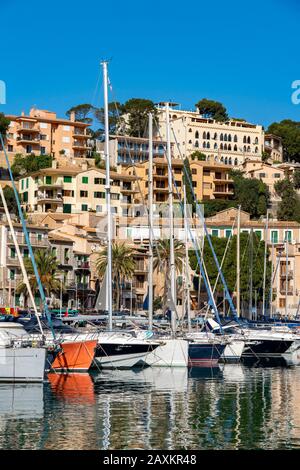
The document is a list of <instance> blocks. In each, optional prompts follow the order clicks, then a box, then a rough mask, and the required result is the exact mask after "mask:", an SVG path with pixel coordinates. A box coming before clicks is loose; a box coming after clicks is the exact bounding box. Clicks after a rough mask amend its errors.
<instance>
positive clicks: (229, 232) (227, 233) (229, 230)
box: [225, 228, 231, 238]
mask: <svg viewBox="0 0 300 470" xmlns="http://www.w3.org/2000/svg"><path fill="white" fill-rule="evenodd" d="M230 236H231V228H228V229H226V230H225V237H226V238H229V237H230Z"/></svg>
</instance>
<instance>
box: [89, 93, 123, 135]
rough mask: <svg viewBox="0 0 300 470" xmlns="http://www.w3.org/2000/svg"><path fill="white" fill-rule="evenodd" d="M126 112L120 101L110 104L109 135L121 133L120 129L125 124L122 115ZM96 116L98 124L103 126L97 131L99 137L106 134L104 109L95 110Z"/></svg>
mask: <svg viewBox="0 0 300 470" xmlns="http://www.w3.org/2000/svg"><path fill="white" fill-rule="evenodd" d="M123 112H124V105H122V104H121V103H119V102H118V101H113V102H111V103H108V120H109V121H108V122H109V134H116V133H117V132H118V133H121V129H120V127H121V126H122V124H124V119H123V118H122V114H123ZM94 116H95V119H96V121H97V122H99V124H100V125H101V128H100V129H99V130H98V131H96V132H97V133H98V135H99V136H101V135H103V133H104V123H105V117H104V108H95V109H94Z"/></svg>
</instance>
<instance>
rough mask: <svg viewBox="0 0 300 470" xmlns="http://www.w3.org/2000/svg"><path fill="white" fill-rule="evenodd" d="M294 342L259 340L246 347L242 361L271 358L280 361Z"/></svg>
mask: <svg viewBox="0 0 300 470" xmlns="http://www.w3.org/2000/svg"><path fill="white" fill-rule="evenodd" d="M292 344H293V341H292V340H291V341H289V340H281V339H278V340H269V339H257V340H254V341H253V342H250V343H249V344H246V345H245V348H244V351H243V354H242V359H247V358H251V359H257V358H270V359H277V358H278V359H279V358H282V355H283V354H284V353H285V352H286V351H287V350H288V349H289V348H290V347H291V345H292Z"/></svg>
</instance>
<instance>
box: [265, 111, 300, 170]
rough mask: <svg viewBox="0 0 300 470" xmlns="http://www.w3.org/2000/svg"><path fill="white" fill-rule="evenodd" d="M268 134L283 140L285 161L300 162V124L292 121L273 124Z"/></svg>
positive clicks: (287, 120) (285, 120) (286, 120)
mask: <svg viewBox="0 0 300 470" xmlns="http://www.w3.org/2000/svg"><path fill="white" fill-rule="evenodd" d="M267 132H268V133H270V134H275V135H278V136H279V137H281V138H282V146H283V158H284V160H286V161H292V160H295V161H296V162H299V161H300V122H296V121H292V120H291V119H284V120H283V121H280V122H273V124H271V125H270V126H269V128H268V131H267Z"/></svg>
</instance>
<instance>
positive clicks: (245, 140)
mask: <svg viewBox="0 0 300 470" xmlns="http://www.w3.org/2000/svg"><path fill="white" fill-rule="evenodd" d="M243 143H244V144H246V143H247V138H246V136H245V135H244V138H243Z"/></svg>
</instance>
